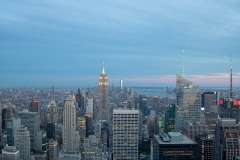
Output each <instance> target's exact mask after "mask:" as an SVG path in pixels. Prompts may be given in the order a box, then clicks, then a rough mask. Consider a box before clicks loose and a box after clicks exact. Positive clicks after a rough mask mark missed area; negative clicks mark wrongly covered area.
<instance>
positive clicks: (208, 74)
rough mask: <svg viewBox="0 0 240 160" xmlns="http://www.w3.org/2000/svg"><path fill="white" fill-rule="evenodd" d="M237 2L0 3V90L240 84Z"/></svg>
mask: <svg viewBox="0 0 240 160" xmlns="http://www.w3.org/2000/svg"><path fill="white" fill-rule="evenodd" d="M239 8H240V1H237V0H235V1H234V0H229V1H223V0H218V1H217V0H214V1H207V0H204V1H200V0H196V1H192V0H182V1H177V0H175V1H167V0H163V1H151V2H147V1H146V2H145V1H136V0H133V1H110V0H106V1H57V0H52V1H47V0H43V1H30V0H22V1H16V0H13V1H0V59H1V62H0V87H6V86H49V87H50V86H51V85H54V86H79V87H84V86H96V85H98V80H99V76H100V74H101V71H102V62H103V61H104V62H105V68H106V74H107V75H108V78H109V85H111V84H112V83H114V85H115V86H119V80H120V79H122V80H123V86H147V87H148V86H156V87H158V86H159V87H163V86H175V83H176V78H175V75H176V74H180V75H181V74H182V50H183V49H184V51H185V52H184V55H185V56H184V59H185V77H186V78H188V79H190V80H191V81H193V82H194V83H195V84H196V85H200V87H201V86H202V87H205V86H229V70H230V67H229V65H230V53H231V54H232V60H233V87H239V86H240V63H239V62H240V10H239Z"/></svg>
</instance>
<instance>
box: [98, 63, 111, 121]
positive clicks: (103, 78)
mask: <svg viewBox="0 0 240 160" xmlns="http://www.w3.org/2000/svg"><path fill="white" fill-rule="evenodd" d="M98 97H99V104H98V108H99V112H98V120H109V108H108V77H107V75H106V73H105V68H104V63H103V67H102V74H101V75H100V78H99V93H98Z"/></svg>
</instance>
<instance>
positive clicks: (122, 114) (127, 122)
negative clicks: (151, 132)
mask: <svg viewBox="0 0 240 160" xmlns="http://www.w3.org/2000/svg"><path fill="white" fill-rule="evenodd" d="M138 125H139V111H138V110H113V159H114V160H118V159H119V160H120V159H129V160H137V159H138V135H139V130H138Z"/></svg>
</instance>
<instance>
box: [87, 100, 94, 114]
mask: <svg viewBox="0 0 240 160" xmlns="http://www.w3.org/2000/svg"><path fill="white" fill-rule="evenodd" d="M86 113H90V114H93V98H87V104H86Z"/></svg>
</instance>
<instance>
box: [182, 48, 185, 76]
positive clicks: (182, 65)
mask: <svg viewBox="0 0 240 160" xmlns="http://www.w3.org/2000/svg"><path fill="white" fill-rule="evenodd" d="M182 52H183V53H182V67H183V68H182V69H183V70H182V72H183V73H182V76H183V77H184V76H185V74H184V49H183V51H182Z"/></svg>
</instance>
